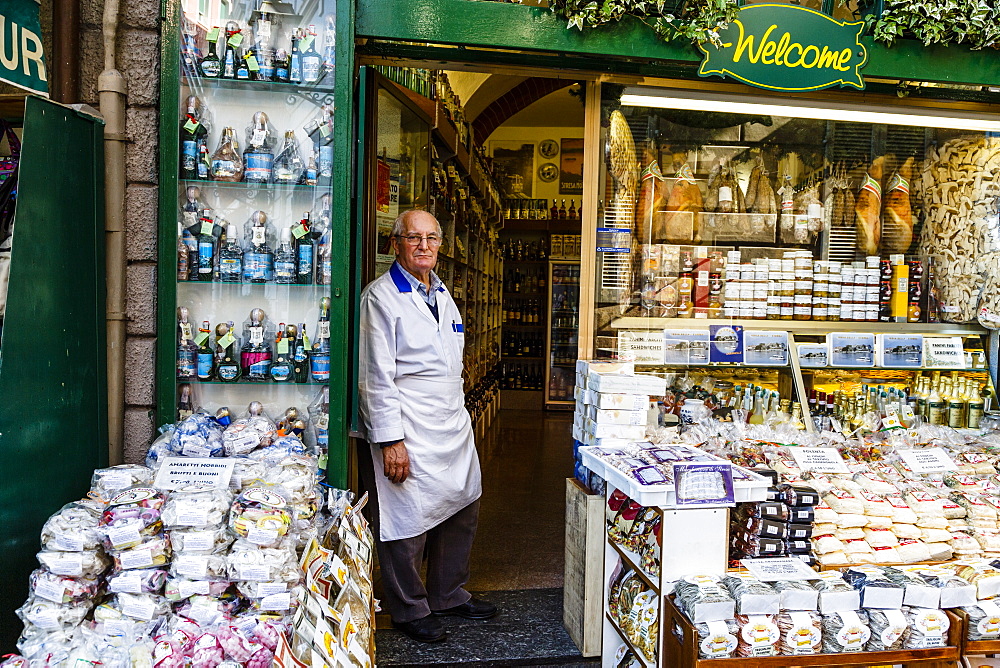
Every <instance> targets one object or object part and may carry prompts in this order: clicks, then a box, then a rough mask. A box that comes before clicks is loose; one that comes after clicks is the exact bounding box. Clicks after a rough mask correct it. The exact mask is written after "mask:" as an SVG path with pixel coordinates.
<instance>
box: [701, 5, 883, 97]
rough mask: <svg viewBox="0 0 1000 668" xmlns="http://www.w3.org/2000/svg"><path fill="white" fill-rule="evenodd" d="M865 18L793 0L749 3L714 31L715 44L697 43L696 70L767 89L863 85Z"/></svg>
mask: <svg viewBox="0 0 1000 668" xmlns="http://www.w3.org/2000/svg"><path fill="white" fill-rule="evenodd" d="M863 30H864V23H862V22H860V21H858V22H855V23H842V22H840V21H836V20H834V19H832V18H830V17H829V16H827V15H826V14H823V13H822V12H817V11H815V10H812V9H806V8H805V7H798V6H796V5H776V4H765V5H749V6H746V7H743V8H742V9H740V15H739V17H738V18H737V19H736V20H734V21H732V22H731V23H730V24H729V25H728V26H727V27H726V29H725V30H721V31H719V37H720V45H719V46H716V45H713V44H702V45H699V46H698V48H699V49H700V50H701V52H702V53H703V54H704V57H703V59H702V61H701V67H700V68H699V69H698V74H699V75H700V76H703V77H708V76H713V75H715V76H721V77H732V78H734V79H738V80H739V81H742V82H743V83H746V84H750V85H751V86H757V87H759V88H767V89H769V90H782V91H805V90H819V89H821V88H831V87H833V86H853V87H854V88H857V89H864V87H865V81H864V79H863V78H862V76H861V68H862V67H864V65H865V63H866V62H867V61H868V52H867V50H866V49H865V47H864V46H863V45H862V44H861V32H862V31H863Z"/></svg>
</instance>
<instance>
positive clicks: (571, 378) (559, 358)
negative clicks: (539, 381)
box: [545, 260, 580, 410]
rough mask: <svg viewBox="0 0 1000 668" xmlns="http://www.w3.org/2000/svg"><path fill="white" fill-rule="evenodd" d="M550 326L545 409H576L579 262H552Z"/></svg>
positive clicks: (547, 343) (550, 271) (547, 348)
mask: <svg viewBox="0 0 1000 668" xmlns="http://www.w3.org/2000/svg"><path fill="white" fill-rule="evenodd" d="M548 285H549V295H548V300H549V301H548V304H549V326H548V329H547V331H546V346H545V349H546V351H547V355H546V361H545V365H546V368H545V377H546V379H547V381H546V384H545V407H546V408H549V409H565V410H572V409H573V403H574V399H573V386H574V385H575V384H576V382H575V381H576V375H575V374H576V350H577V331H578V328H579V325H580V311H579V306H580V263H579V261H576V260H550V261H549V280H548Z"/></svg>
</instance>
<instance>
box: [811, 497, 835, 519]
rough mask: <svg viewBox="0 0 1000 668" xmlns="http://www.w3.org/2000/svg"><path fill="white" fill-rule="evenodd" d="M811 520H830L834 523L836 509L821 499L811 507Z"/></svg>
mask: <svg viewBox="0 0 1000 668" xmlns="http://www.w3.org/2000/svg"><path fill="white" fill-rule="evenodd" d="M813 521H814V522H816V523H820V522H831V523H834V524H835V523H836V522H837V511H835V510H834V509H833V508H831V507H830V506H829V505H828V504H827V503H826V502H825V501H823V502H822V503H819V504H818V505H816V506H814V507H813Z"/></svg>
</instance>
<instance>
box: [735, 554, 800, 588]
mask: <svg viewBox="0 0 1000 668" xmlns="http://www.w3.org/2000/svg"><path fill="white" fill-rule="evenodd" d="M740 563H741V564H743V567H744V568H746V569H747V570H748V571H750V573H751V575H753V576H754V577H755V578H757V579H758V580H761V581H763V582H776V581H778V580H817V579H819V574H818V573H817V572H816V571H814V570H813V569H811V568H809V567H808V566H807V565H806V564H805V562H803V561H802V560H801V559H796V558H795V557H773V558H771V559H741V560H740Z"/></svg>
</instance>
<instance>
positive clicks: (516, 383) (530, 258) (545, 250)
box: [500, 200, 549, 392]
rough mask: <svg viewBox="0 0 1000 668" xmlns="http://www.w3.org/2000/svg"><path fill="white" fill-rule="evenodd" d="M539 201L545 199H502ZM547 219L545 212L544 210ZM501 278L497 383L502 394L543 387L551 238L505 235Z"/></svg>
mask: <svg viewBox="0 0 1000 668" xmlns="http://www.w3.org/2000/svg"><path fill="white" fill-rule="evenodd" d="M522 201H523V202H526V203H537V204H538V205H539V206H541V204H542V203H544V200H504V210H505V212H506V211H508V210H509V209H510V203H511V202H522ZM546 215H547V211H546ZM502 252H503V257H504V274H503V303H502V310H501V319H502V324H503V336H502V340H501V351H502V358H503V365H502V367H501V370H500V371H501V374H500V375H501V379H502V380H501V383H502V387H503V389H505V390H530V391H537V392H541V391H543V390H544V389H545V380H544V379H545V377H546V375H545V356H546V354H547V353H546V351H547V348H546V343H545V328H546V324H547V323H548V307H547V297H548V281H549V270H548V257H549V236H548V235H547V234H544V233H539V234H536V233H533V232H516V233H511V232H506V231H505V232H504V240H503V251H502Z"/></svg>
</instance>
